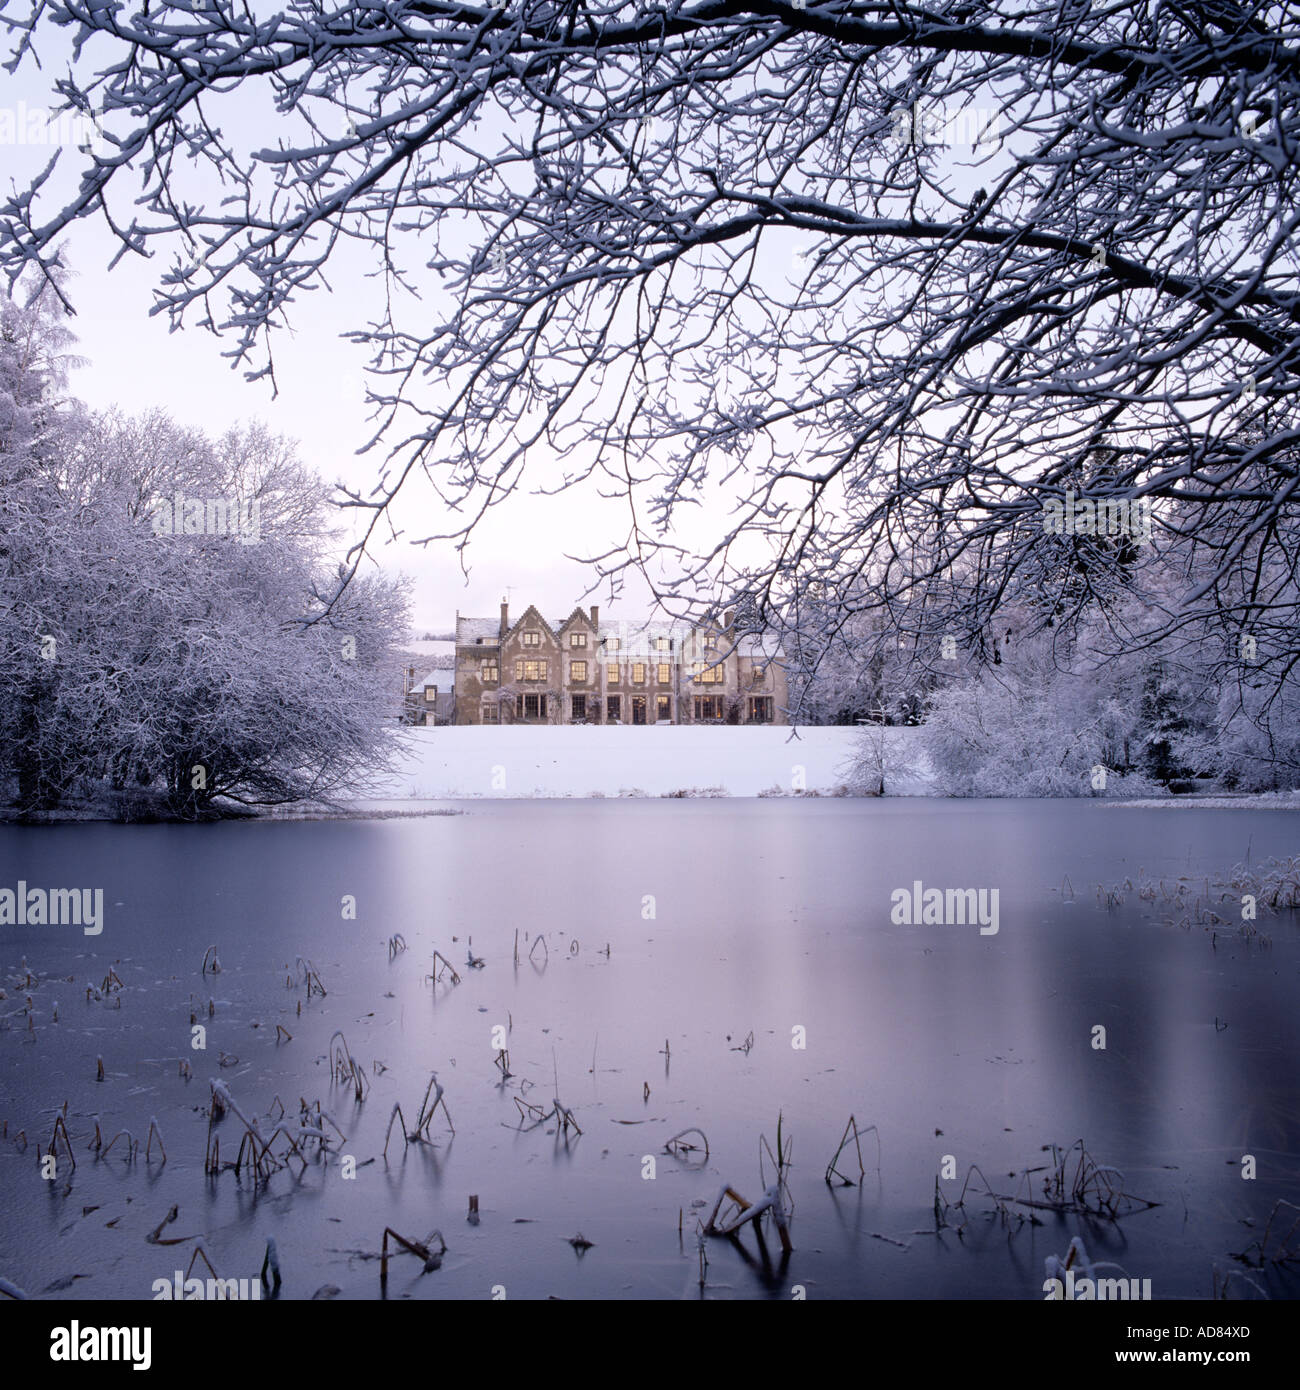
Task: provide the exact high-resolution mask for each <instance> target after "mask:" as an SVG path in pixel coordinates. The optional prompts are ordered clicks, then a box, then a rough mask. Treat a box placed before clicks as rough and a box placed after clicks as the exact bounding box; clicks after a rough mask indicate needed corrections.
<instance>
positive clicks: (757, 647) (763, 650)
mask: <svg viewBox="0 0 1300 1390" xmlns="http://www.w3.org/2000/svg"><path fill="white" fill-rule="evenodd" d="M736 651H737V653H738V654H739V655H740V656H745V657H749V658H751V659H752V660H755V661H779V660H780V659H781V658H782V657H783V656H784V655H785V653H784V652H783V651H782V650H781V643H780V642H779V641H778V640H777V638H776V636H775V635H772V636H767V635H765V634H762V633H760V634H758V635H757V636H750V637H742V638H741V639H740V641H738V642H737V643H736Z"/></svg>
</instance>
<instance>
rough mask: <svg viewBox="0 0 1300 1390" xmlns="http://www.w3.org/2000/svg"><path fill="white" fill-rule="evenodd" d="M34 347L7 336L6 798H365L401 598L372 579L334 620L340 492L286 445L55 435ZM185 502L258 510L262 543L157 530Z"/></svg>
mask: <svg viewBox="0 0 1300 1390" xmlns="http://www.w3.org/2000/svg"><path fill="white" fill-rule="evenodd" d="M8 321H12V316H11V319H10V320H6V319H5V318H4V317H3V316H2V315H0V324H3V323H5V322H8ZM18 321H19V322H20V323H21V322H23V320H22V319H21V316H19V319H18ZM36 336H37V337H39V336H40V334H39V332H38V333H37V334H36ZM55 341H56V343H57V339H56V340H55ZM45 346H46V348H49V347H50V346H51V344H50V343H46V345H45ZM30 349H31V344H30V342H29V341H28V339H27V338H25V337H23V336H22V335H15V334H10V335H6V336H4V337H3V338H0V381H3V382H5V383H6V388H7V390H6V394H5V397H4V401H5V403H6V404H5V408H6V409H7V410H8V415H7V419H8V420H9V428H8V433H7V434H6V435H5V436H4V437H3V439H2V440H0V448H3V450H4V452H3V454H0V458H2V459H3V461H4V465H5V472H4V476H3V477H2V478H0V516H2V518H3V523H4V524H3V538H2V539H0V691H2V692H3V695H2V696H0V782H3V783H4V784H5V785H4V787H3V791H4V795H5V799H6V800H7V801H9V802H11V803H12V804H14V805H15V806H16V807H17V808H18V810H19V811H21V812H23V813H33V812H40V811H48V810H52V809H54V808H56V807H59V806H61V805H65V804H66V803H68V802H69V801H88V802H90V803H91V804H97V805H99V806H100V807H102V808H106V809H108V810H109V811H110V813H112V812H117V813H119V814H133V813H135V814H138V813H146V812H148V811H150V810H161V809H163V808H164V807H165V809H166V810H167V811H168V812H170V813H171V814H174V815H180V816H196V815H200V814H204V813H208V812H211V811H213V810H214V809H216V808H219V807H221V806H223V805H224V806H226V807H229V805H230V803H232V802H241V803H249V804H268V803H281V802H287V801H292V800H296V799H301V798H304V797H312V798H321V799H326V798H329V797H330V796H332V795H334V794H336V793H339V792H341V791H348V790H352V791H355V790H357V789H359V788H360V787H362V786H363V785H364V784H365V782H366V780H367V778H368V776H369V775H371V774H372V773H374V772H377V771H381V770H383V769H384V767H385V766H386V763H387V759H388V756H389V754H390V752H391V736H390V733H389V728H388V723H387V716H390V715H394V714H395V713H396V712H397V704H398V700H399V696H400V686H399V683H398V681H397V679H396V674H395V669H394V667H395V661H394V652H395V644H396V643H397V642H398V640H399V637H400V634H401V633H402V632H404V631H405V627H406V601H405V595H404V591H403V589H402V588H401V587H400V586H396V585H393V584H391V583H388V582H386V581H382V580H379V579H374V578H364V579H359V580H357V581H356V582H354V583H353V584H352V585H351V586H350V587H349V589H348V591H347V593H346V594H345V595H343V597H342V598H341V600H340V601H339V602H337V603H335V605H334V606H333V608H332V610H331V611H330V612H329V614H328V615H324V610H323V608H322V606H321V604H320V603H319V601H318V600H317V599H314V598H313V597H312V595H313V591H314V589H315V587H316V586H318V585H322V584H326V583H327V582H328V574H327V571H326V569H325V564H326V557H325V542H326V539H327V532H326V529H325V526H324V524H323V516H324V495H323V492H322V489H321V486H320V484H319V482H318V481H317V480H315V479H314V478H312V477H311V475H310V474H308V473H307V472H306V471H305V470H304V469H303V468H302V467H301V465H299V464H298V463H297V461H296V460H295V459H294V457H293V454H292V450H291V448H290V447H289V446H287V445H286V444H285V442H284V441H282V440H278V439H275V438H273V437H272V436H270V435H269V434H268V433H267V432H266V431H265V430H262V429H259V428H257V427H253V428H250V429H246V430H234V431H231V432H230V433H229V434H228V435H227V436H226V437H225V438H223V439H222V440H219V441H216V442H209V441H208V440H206V439H203V438H202V437H201V436H198V435H195V434H193V433H192V432H187V431H184V430H182V429H180V428H178V427H177V426H176V425H175V424H173V423H172V422H171V421H170V420H168V419H167V418H166V417H164V416H161V415H154V416H152V417H150V418H148V419H147V420H144V421H130V420H123V419H121V418H119V417H116V416H108V417H100V418H89V417H86V416H84V415H80V414H78V413H76V412H73V411H65V412H63V415H62V417H61V418H62V420H63V423H62V425H61V426H58V427H56V425H55V424H54V423H52V421H56V420H57V419H59V418H60V417H59V413H58V411H57V408H56V407H57V405H58V402H57V399H56V394H57V385H58V383H57V381H56V380H55V378H54V376H53V374H52V373H50V372H49V371H48V369H47V370H41V369H40V367H39V354H33V353H32V352H31V350H30ZM32 362H36V363H37V364H38V365H37V367H36V368H35V369H34V370H33V369H31V368H29V367H28V366H26V365H25V364H29V363H32ZM15 381H16V382H18V383H19V386H20V390H19V391H18V392H15V391H14V390H13V389H12V388H11V387H10V386H9V383H12V382H15ZM15 401H16V402H17V404H16V406H15V404H14V402H15ZM178 495H182V496H184V497H186V498H189V499H198V500H200V501H202V500H204V499H217V500H220V501H222V502H223V504H227V505H229V506H233V505H235V504H237V503H239V502H240V500H241V499H243V501H244V502H245V503H252V502H255V503H256V504H257V508H258V513H257V515H258V518H259V526H258V532H257V535H256V537H255V538H254V537H253V535H252V533H251V532H248V533H246V534H244V535H243V536H240V535H232V534H229V533H226V534H221V533H219V532H215V531H212V532H205V531H200V530H198V529H197V528H196V530H195V531H194V532H193V533H188V534H187V533H184V532H182V533H181V534H169V533H161V534H160V533H159V532H160V528H159V527H158V526H157V525H156V520H157V518H156V513H155V507H156V504H157V503H158V502H159V501H160V500H161V499H168V500H169V501H173V502H174V501H175V500H176V498H177V496H178ZM249 514H251V513H246V515H249ZM312 616H322V621H321V622H319V623H316V624H308V623H304V622H303V619H305V618H311V617H312Z"/></svg>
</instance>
